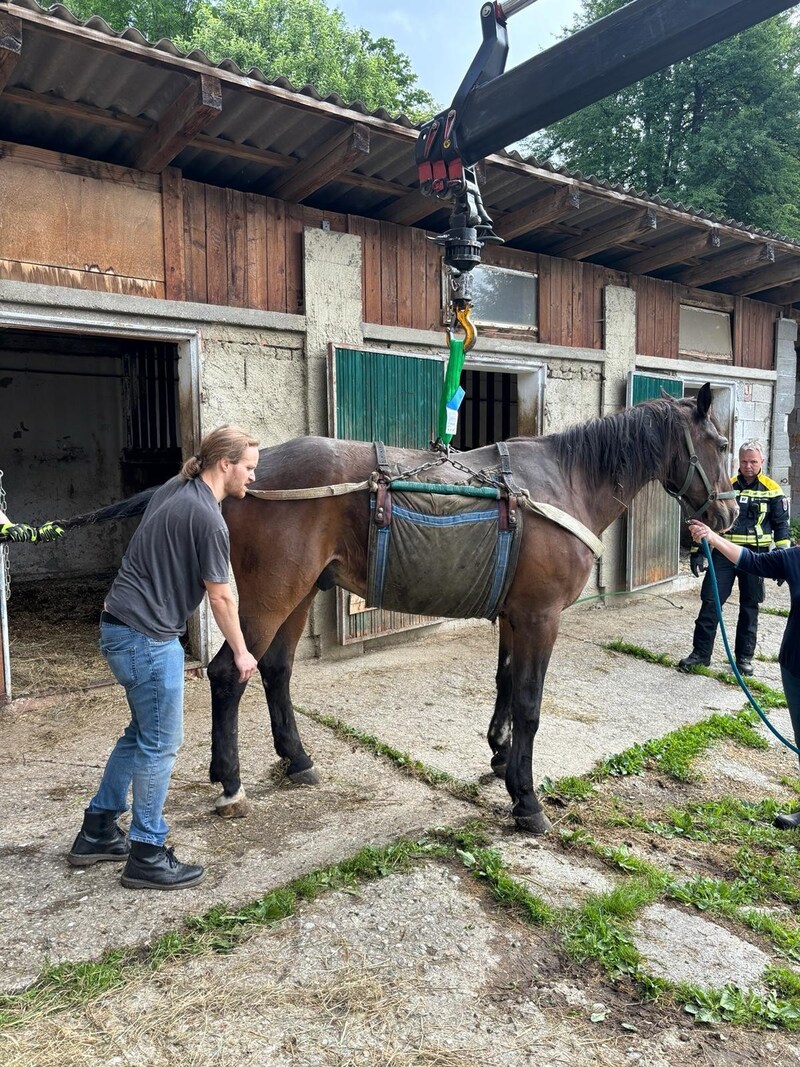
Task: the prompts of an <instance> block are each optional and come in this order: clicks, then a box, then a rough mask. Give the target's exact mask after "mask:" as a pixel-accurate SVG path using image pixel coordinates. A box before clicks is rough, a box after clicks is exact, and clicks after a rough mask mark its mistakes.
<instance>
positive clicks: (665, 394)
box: [661, 385, 675, 400]
mask: <svg viewBox="0 0 800 1067" xmlns="http://www.w3.org/2000/svg"><path fill="white" fill-rule="evenodd" d="M661 399H662V400H674V399H675V397H674V396H673V395H672V393H668V392H667V390H666V389H665V388H664V386H663V385H662V386H661Z"/></svg>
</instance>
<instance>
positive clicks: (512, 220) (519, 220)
mask: <svg viewBox="0 0 800 1067" xmlns="http://www.w3.org/2000/svg"><path fill="white" fill-rule="evenodd" d="M580 206H581V194H580V190H579V189H578V187H577V186H576V185H567V186H564V187H563V188H561V189H549V190H548V191H547V192H546V193H543V194H542V195H541V196H537V197H536V199H535V200H534V201H532V202H531V203H530V204H528V206H527V207H523V208H519V209H518V210H517V211H511V212H509V214H508V215H504V216H503V217H502V218H501V219H498V220H497V227H496V232H497V236H498V237H502V238H503V240H504V241H511V240H513V239H514V238H515V237H520V236H521V235H522V234H523V233H532V232H533V231H534V230H538V229H541V228H542V227H543V226H547V225H548V224H549V223H551V222H555V221H556V220H557V219H560V218H563V217H564V216H565V215H569V214H570V213H571V212H573V211H577V209H578V208H579V207H580Z"/></svg>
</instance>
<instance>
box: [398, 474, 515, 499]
mask: <svg viewBox="0 0 800 1067" xmlns="http://www.w3.org/2000/svg"><path fill="white" fill-rule="evenodd" d="M391 487H392V489H396V490H397V491H398V492H402V493H439V494H441V495H442V496H480V497H487V498H488V499H490V500H498V499H499V497H500V490H499V489H493V488H492V486H490V485H445V484H444V483H440V482H404V481H403V480H402V479H400V478H394V479H393V480H392V482H391Z"/></svg>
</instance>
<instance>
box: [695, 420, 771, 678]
mask: <svg viewBox="0 0 800 1067" xmlns="http://www.w3.org/2000/svg"><path fill="white" fill-rule="evenodd" d="M763 462H764V449H763V448H762V446H761V443H760V442H759V441H746V442H745V443H744V444H743V445H742V447H741V448H740V449H739V473H738V474H737V476H736V477H735V478H733V479H732V485H733V488H734V490H735V491H736V495H737V497H738V500H739V518H738V519H737V520H736V522H735V523H734V525H733V526H732V527H731V529H730V530H728V531H727V533H726V534H725V535H724V536H725V538H726V539H727V540H729V541H731V542H732V543H733V544H736V545H745V546H746V547H747V548H749V549H750V550H751V551H753V552H769V550H770V549H771V548H772V547H773V544H774V547H775V548H789V547H790V546H791V536H790V531H789V502H788V500H787V499H786V497H785V496H784V495H783V490H782V489H781V487H780V486H779V485H778V483H777V482H773V480H772V479H771V478H768V477H767V476H766V474H763V473H762V471H761V466H762V464H763ZM711 559H712V561H713V563H714V570H715V572H716V575H717V586H718V589H719V599H720V603H721V604H724V603H725V601H726V600H727V599H728V597H729V596H730V595H731V590H732V589H733V582H734V579H735V578H736V579H738V581H739V620H738V622H737V624H736V644H735V645H734V656H735V658H736V666H737V667H738V668H739V672H740V673H741V674H747V675H750V674H752V673H753V653H754V652H755V650H756V638H757V636H758V605H759V604H760V603H761V602H762V601H763V600H764V579H763V578H757V577H756V576H755V575H753V574H745V573H744V572H743V571H740V570H738V569H737V568H736V567H735V566H734V564H733V563H731V562H730V560H728V559H726V558H725V556H723V555H722V553H721V552H717V551H716V549H715V550H714V551H713V552H712V554H711ZM690 565H691V568H692V574H694V576H695V577H696V578H697V577H699V576H700V573H701V572H702V571H704V570H705V569H706V566H707V564H706V557H705V554H704V553H703V551H702V550H701V549H700V547H699V545H693V546H692V553H691V556H690ZM700 598H701V600H702V605H701V607H700V614H699V615H698V616H697V619H696V621H695V624H694V643H693V646H692V651H691V652H690V653H689V655H688V656H686V657H685V659H682V660H681V661H680V663H679V664H678V668H679V670H688V669H689V668H691V667H696V666H698V665H702V666H704V667H707V666H708V665H709V663H710V662H711V653H712V651H713V650H714V639H715V637H716V636H717V609H716V606H715V604H714V591H713V587H712V583H711V575H710V574H706V576H705V578H704V580H703V585H702V588H701V590H700Z"/></svg>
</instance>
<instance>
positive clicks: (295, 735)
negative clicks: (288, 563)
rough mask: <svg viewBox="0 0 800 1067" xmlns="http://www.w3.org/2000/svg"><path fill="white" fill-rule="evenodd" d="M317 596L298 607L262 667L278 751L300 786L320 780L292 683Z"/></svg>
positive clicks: (309, 597)
mask: <svg viewBox="0 0 800 1067" xmlns="http://www.w3.org/2000/svg"><path fill="white" fill-rule="evenodd" d="M316 593H317V590H316V589H313V590H312V591H311V593H309V595H308V596H307V597H306V599H305V600H304V601H303V602H302V603H301V604H298V606H297V607H296V608H295V609H294V611H293V612H292V614H291V615H290V616H289V618H288V619H287V620H286V622H285V623H284V624H283V625H282V626H281V628H280V630H278V632H277V633H276V634H275V637H274V638H273V641H272V644H271V645H270V646H269V648H268V649H267V651H266V652H265V653H264V655H263V656H262V657H261V659H260V660H259V663H258V669H259V671H260V672H261V680H262V681H263V683H264V692H265V693H266V696H267V706H268V707H269V717H270V723H271V724H272V738H273V741H274V743H275V751H276V752H277V753H278V755H279V756H280V757H281V758H282V759H285V760H287V761H288V766H287V768H286V774H287V776H288V777H289V779H290V780H291V781H292V782H295V783H297V784H300V785H316V784H317V782H318V781H319V777H318V775H317V772H316V771H315V770H314V761H313V760H312V759H311V758H310V756H309V755H308V754H307V753H306V751H305V749H304V748H303V742H302V741H301V740H300V734H299V732H298V729H297V721H296V719H295V715H294V708H293V707H292V698H291V695H290V692H289V683H290V682H291V678H292V664H293V663H294V653H295V649H296V648H297V642H298V641H299V640H300V636H301V635H302V633H303V627H304V626H305V621H306V617H307V616H308V609H309V607H310V606H311V601H312V600H313V599H314V597H315V596H316Z"/></svg>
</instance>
